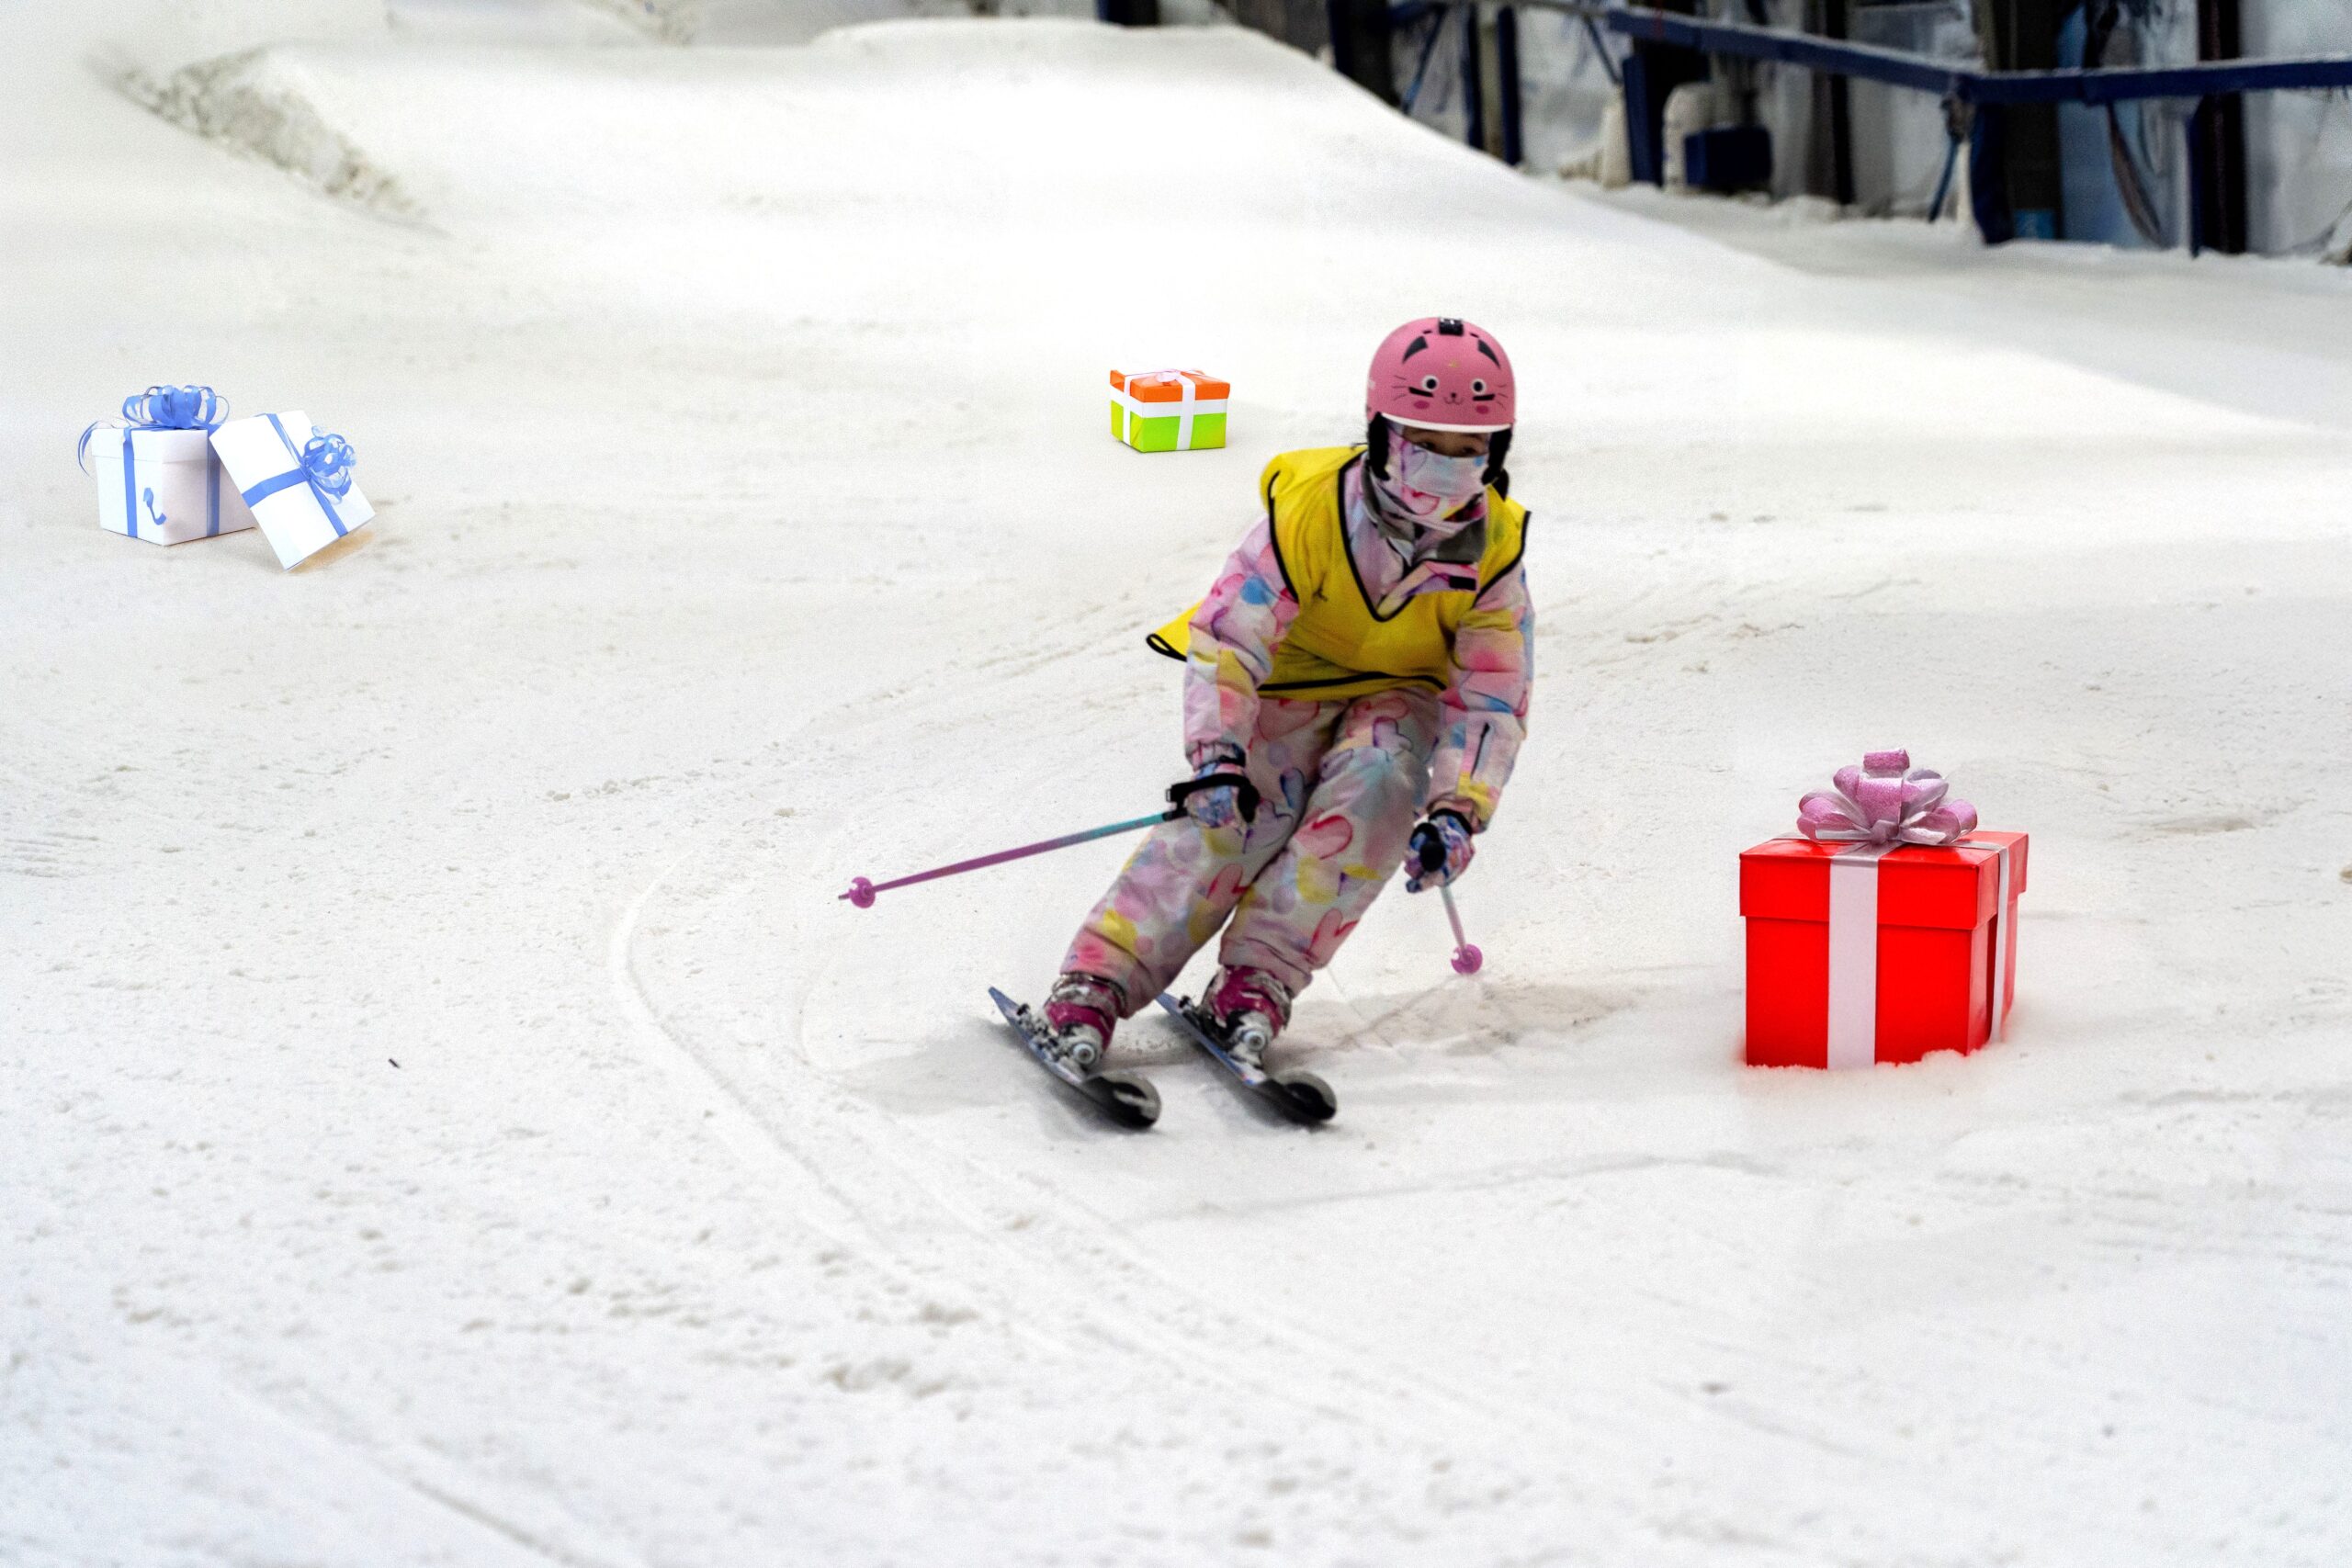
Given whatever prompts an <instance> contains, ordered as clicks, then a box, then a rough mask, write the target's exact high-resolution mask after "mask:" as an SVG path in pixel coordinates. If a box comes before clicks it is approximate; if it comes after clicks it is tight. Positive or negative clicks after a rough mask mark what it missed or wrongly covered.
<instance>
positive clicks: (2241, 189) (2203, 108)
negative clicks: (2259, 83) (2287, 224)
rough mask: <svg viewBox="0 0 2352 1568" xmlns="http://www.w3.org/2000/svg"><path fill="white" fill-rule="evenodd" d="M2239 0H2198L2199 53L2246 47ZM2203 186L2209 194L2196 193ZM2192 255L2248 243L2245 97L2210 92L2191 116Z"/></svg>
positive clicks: (2234, 53)
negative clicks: (2243, 38) (2194, 114)
mask: <svg viewBox="0 0 2352 1568" xmlns="http://www.w3.org/2000/svg"><path fill="white" fill-rule="evenodd" d="M2239 11H2240V5H2239V0H2197V58H2198V59H2199V60H2235V59H2237V58H2238V57H2239V55H2240V54H2241V52H2242V51H2243V43H2242V37H2241V32H2242V29H2241V28H2240V27H2239ZM2188 186H2189V190H2190V192H2191V193H2192V195H2191V197H2190V200H2189V222H2188V230H2189V233H2188V254H2191V255H2195V254H2197V253H2198V251H2199V249H2204V250H2212V251H2220V252H2221V253H2222V254H2224V255H2241V254H2245V247H2246V229H2247V223H2246V218H2247V212H2246V179H2245V97H2244V96H2243V95H2240V94H2236V93H2224V94H2221V95H2219V96H2208V97H2206V98H2204V99H2202V100H2200V101H2199V104H2198V106H2197V114H2196V117H2195V118H2192V119H2191V120H2190V121H2189V137H2188ZM2200 186H2201V187H2202V190H2203V193H2204V194H2203V196H2202V197H2201V198H2199V197H2197V196H2196V195H2195V194H2194V193H2195V192H2197V191H2198V190H2199V187H2200Z"/></svg>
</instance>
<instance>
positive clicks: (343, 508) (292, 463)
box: [212, 409, 376, 567]
mask: <svg viewBox="0 0 2352 1568" xmlns="http://www.w3.org/2000/svg"><path fill="white" fill-rule="evenodd" d="M321 443H333V444H334V446H338V447H341V446H342V443H341V441H340V440H339V438H337V437H334V436H328V435H322V434H321V433H320V432H319V431H317V430H314V429H313V428H311V420H310V416H309V415H307V414H305V413H303V412H301V411H300V410H299V409H297V410H295V411H293V412H288V413H266V414H260V415H256V416H255V417H254V418H252V419H232V420H231V421H230V422H229V423H226V424H224V425H222V426H221V427H220V429H219V430H216V431H214V432H213V433H212V447H213V450H214V451H216V452H218V453H220V462H221V466H222V467H224V468H227V469H228V470H229V477H230V479H232V480H234V481H235V483H236V486H237V489H238V491H240V492H241V494H242V498H243V504H244V505H246V506H248V507H250V508H252V510H253V515H254V521H255V522H256V523H258V524H260V525H261V531H262V536H263V537H265V538H266V539H267V540H268V541H269V547H270V548H271V549H273V550H276V551H277V564H278V565H279V566H281V567H293V566H298V565H300V563H301V562H303V561H305V560H308V559H309V558H311V557H312V556H314V555H316V554H318V553H319V552H320V551H321V550H322V549H325V548H326V547H328V546H329V545H332V544H334V542H335V541H336V540H337V539H340V538H342V537H343V536H345V535H346V534H348V533H350V532H351V531H352V530H353V529H355V528H357V527H360V526H361V525H364V524H366V523H367V521H368V519H369V518H371V517H373V516H375V515H376V509H375V508H374V507H372V506H370V505H368V498H367V497H366V496H365V495H363V494H361V493H360V491H359V487H358V486H357V485H356V484H353V483H352V482H351V479H350V449H349V448H348V447H343V448H342V462H341V464H340V466H337V465H336V464H335V462H334V454H332V453H331V452H329V451H327V450H326V449H325V448H324V447H323V446H322V445H321Z"/></svg>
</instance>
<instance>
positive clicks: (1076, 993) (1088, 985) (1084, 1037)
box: [1046, 973, 1126, 1073]
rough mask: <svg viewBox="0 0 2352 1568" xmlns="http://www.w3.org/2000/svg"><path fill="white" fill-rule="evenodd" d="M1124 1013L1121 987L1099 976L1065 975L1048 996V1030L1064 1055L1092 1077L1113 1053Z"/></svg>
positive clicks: (1123, 998)
mask: <svg viewBox="0 0 2352 1568" xmlns="http://www.w3.org/2000/svg"><path fill="white" fill-rule="evenodd" d="M1125 1011H1126V998H1125V996H1123V995H1121V994H1120V991H1119V987H1116V986H1114V985H1113V984H1112V983H1111V982H1110V981H1108V980H1105V979H1103V977H1102V976H1098V975H1080V974H1076V973H1072V974H1069V975H1065V976H1062V977H1061V978H1060V979H1058V980H1056V981H1055V982H1054V988H1053V989H1052V990H1050V991H1048V992H1046V1027H1047V1028H1048V1029H1051V1030H1052V1031H1053V1032H1054V1039H1055V1040H1056V1041H1057V1042H1058V1043H1060V1045H1061V1048H1062V1053H1063V1055H1067V1056H1068V1057H1069V1059H1070V1061H1071V1062H1072V1063H1074V1064H1076V1065H1077V1066H1079V1067H1080V1068H1081V1069H1083V1070H1085V1071H1087V1072H1090V1073H1091V1072H1092V1071H1093V1070H1094V1068H1095V1066H1096V1065H1097V1064H1098V1063H1100V1062H1101V1061H1102V1060H1103V1052H1104V1051H1106V1050H1108V1049H1110V1045H1111V1032H1112V1031H1113V1030H1114V1029H1116V1028H1117V1027H1118V1025H1119V1019H1120V1017H1121V1016H1122V1015H1123V1014H1124V1013H1125Z"/></svg>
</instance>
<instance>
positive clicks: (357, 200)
mask: <svg viewBox="0 0 2352 1568" xmlns="http://www.w3.org/2000/svg"><path fill="white" fill-rule="evenodd" d="M116 81H117V85H119V87H120V88H121V89H122V91H123V92H124V93H125V94H126V95H128V96H130V98H131V99H132V100H133V101H135V102H137V103H140V104H141V105H144V106H145V107H147V108H148V109H150V110H152V111H153V112H154V113H156V114H158V115H161V116H162V117H163V118H165V119H167V120H170V121H171V122H172V123H173V124H175V125H178V126H181V127H184V128H185V129H187V130H191V131H193V132H195V133H196V134H197V135H198V136H200V137H203V138H204V139H205V140H207V141H216V142H219V143H220V144H221V145H222V146H224V147H230V148H233V149H234V150H236V151H237V152H243V153H245V154H247V155H248V156H251V157H255V158H259V159H261V160H262V161H263V162H264V163H267V164H276V165H277V166H278V167H279V168H281V169H284V170H285V171H287V173H288V174H290V175H293V176H294V177H295V178H296V179H298V180H300V181H301V182H302V183H303V184H305V185H307V186H311V187H312V188H313V189H315V190H317V191H318V192H319V193H320V194H322V195H323V196H328V197H334V199H335V200H337V201H345V202H349V203H351V204H352V205H354V206H356V207H362V208H366V209H368V210H369V211H371V212H375V213H378V214H380V215H381V216H384V217H388V218H397V219H403V220H411V221H415V220H422V219H423V217H424V209H422V208H421V207H419V206H418V204H417V203H416V201H415V200H414V199H413V197H411V196H410V195H409V193H408V192H407V191H406V190H405V189H403V188H402V186H401V182H400V181H399V180H398V179H397V178H396V177H394V175H392V174H391V173H390V171H389V170H386V169H384V168H382V167H381V166H379V164H376V163H375V162H374V161H373V160H371V159H370V158H369V157H368V154H367V153H366V152H364V151H362V150H361V149H360V148H359V147H357V146H356V145H354V144H353V143H352V141H350V140H349V139H348V138H347V137H345V136H344V135H343V134H342V133H340V132H339V131H337V130H335V129H334V127H333V126H331V125H329V124H328V123H327V120H326V118H325V117H324V116H323V115H322V114H321V113H320V111H319V108H318V106H317V105H316V104H315V103H314V102H312V100H311V90H310V87H309V85H308V84H307V83H306V82H305V81H304V79H303V76H302V73H301V71H300V67H299V66H298V65H294V64H291V63H289V62H288V60H287V58H286V51H278V50H271V49H254V50H246V51H243V52H241V53H237V54H232V55H227V56H223V57H222V58H220V59H217V60H206V61H199V62H197V63H195V64H193V65H184V66H182V67H181V68H180V69H178V70H177V71H175V72H173V73H171V74H170V75H169V76H167V77H165V78H164V79H163V80H162V81H160V82H159V81H156V80H154V79H153V78H152V77H150V76H148V75H147V74H146V73H144V72H143V71H141V70H139V69H138V68H136V67H130V68H126V69H125V70H123V71H122V72H121V73H119V75H118V76H117V78H116Z"/></svg>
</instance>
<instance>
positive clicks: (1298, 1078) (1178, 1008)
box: [1159, 991, 1340, 1126]
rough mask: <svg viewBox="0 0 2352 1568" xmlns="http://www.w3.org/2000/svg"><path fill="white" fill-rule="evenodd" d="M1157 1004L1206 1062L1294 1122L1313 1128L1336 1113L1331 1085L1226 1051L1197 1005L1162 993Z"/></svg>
mask: <svg viewBox="0 0 2352 1568" xmlns="http://www.w3.org/2000/svg"><path fill="white" fill-rule="evenodd" d="M1159 1005H1160V1006H1161V1007H1164V1008H1166V1009H1167V1010H1168V1011H1169V1014H1170V1016H1171V1017H1173V1018H1174V1019H1175V1020H1176V1021H1177V1022H1178V1023H1179V1024H1181V1025H1182V1026H1183V1030H1184V1032H1185V1033H1187V1034H1189V1035H1191V1036H1192V1037H1193V1043H1194V1044H1195V1045H1198V1046H1199V1047H1200V1048H1201V1049H1202V1051H1204V1053H1206V1054H1207V1055H1208V1057H1209V1059H1210V1060H1211V1061H1213V1062H1215V1063H1216V1065H1217V1066H1220V1067H1223V1068H1224V1069H1225V1070H1226V1071H1227V1072H1228V1073H1230V1074H1232V1075H1233V1078H1234V1081H1235V1082H1237V1083H1238V1084H1240V1085H1241V1086H1242V1087H1244V1088H1245V1089H1250V1090H1251V1091H1252V1092H1254V1093H1255V1094H1257V1095H1258V1096H1259V1097H1260V1098H1261V1099H1262V1100H1265V1101H1266V1102H1267V1103H1268V1104H1270V1105H1272V1106H1273V1107H1274V1109H1276V1110H1277V1111H1281V1112H1282V1113H1283V1115H1285V1116H1287V1117H1289V1118H1290V1119H1291V1120H1292V1121H1294V1122H1306V1124H1307V1125H1309V1126H1312V1125H1314V1124H1315V1123H1317V1122H1329V1120H1330V1119H1331V1118H1332V1117H1333V1116H1335V1115H1337V1114H1338V1113H1339V1110H1340V1101H1339V1100H1338V1098H1337V1097H1336V1096H1334V1095H1333V1094H1332V1092H1331V1086H1330V1085H1329V1084H1327V1083H1325V1082H1324V1081H1323V1080H1322V1079H1321V1078H1318V1077H1316V1076H1315V1075H1314V1074H1313V1073H1303V1072H1290V1073H1277V1072H1272V1071H1269V1070H1268V1069H1267V1068H1264V1067H1261V1066H1252V1065H1251V1064H1250V1063H1248V1062H1245V1061H1243V1060H1242V1059H1241V1058H1240V1057H1238V1056H1237V1055H1234V1054H1233V1053H1232V1051H1230V1050H1229V1049H1227V1045H1226V1043H1225V1032H1224V1031H1223V1030H1222V1029H1219V1028H1218V1027H1217V1022H1216V1020H1215V1019H1213V1018H1211V1017H1210V1016H1209V1015H1208V1013H1207V1012H1206V1011H1204V1010H1203V1009H1202V1008H1201V1007H1200V1006H1199V1005H1198V1004H1197V1003H1194V1002H1193V1001H1190V1000H1188V999H1186V998H1182V997H1178V996H1173V995H1170V993H1168V992H1165V991H1162V992H1161V993H1160V995H1159Z"/></svg>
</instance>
